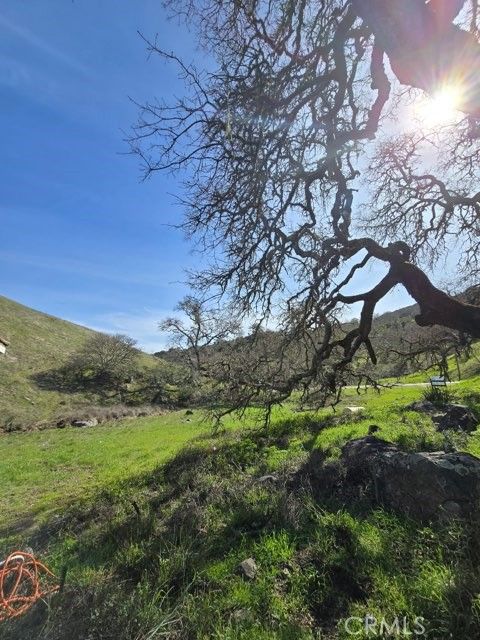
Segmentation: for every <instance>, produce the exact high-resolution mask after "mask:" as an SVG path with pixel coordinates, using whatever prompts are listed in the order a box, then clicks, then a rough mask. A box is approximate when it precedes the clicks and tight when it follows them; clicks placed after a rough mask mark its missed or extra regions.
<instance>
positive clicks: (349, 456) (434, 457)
mask: <svg viewBox="0 0 480 640" xmlns="http://www.w3.org/2000/svg"><path fill="white" fill-rule="evenodd" d="M342 461H343V463H344V465H345V466H346V468H347V478H349V479H350V480H351V481H354V482H363V481H365V480H371V481H372V483H373V487H374V490H375V497H376V500H377V501H378V503H380V504H382V505H384V506H386V507H389V508H391V509H393V510H395V511H397V512H400V513H403V514H406V515H408V516H410V517H412V518H414V519H416V520H420V521H429V520H434V519H443V520H448V519H450V518H452V517H457V518H466V519H474V520H476V521H480V459H479V458H476V457H475V456H472V455H470V454H468V453H445V452H443V451H436V452H432V453H428V452H426V453H406V452H404V451H400V449H398V447H396V446H395V445H393V444H391V443H389V442H385V441H384V440H380V439H379V438H375V437H374V436H366V437H364V438H359V439H357V440H351V441H350V442H348V443H347V444H346V445H345V446H344V447H343V449H342Z"/></svg>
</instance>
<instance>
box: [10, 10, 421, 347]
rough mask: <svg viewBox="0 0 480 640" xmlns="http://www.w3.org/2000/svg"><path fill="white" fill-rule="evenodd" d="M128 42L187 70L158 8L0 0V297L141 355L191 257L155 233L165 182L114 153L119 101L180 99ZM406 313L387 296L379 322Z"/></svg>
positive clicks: (165, 206)
mask: <svg viewBox="0 0 480 640" xmlns="http://www.w3.org/2000/svg"><path fill="white" fill-rule="evenodd" d="M137 31H141V32H142V33H143V34H144V35H145V36H146V37H150V38H153V37H154V36H155V35H156V34H157V33H158V38H159V42H160V44H161V46H162V47H163V48H164V49H166V50H175V52H177V53H178V54H179V55H180V56H182V57H184V58H185V59H186V60H192V59H193V58H196V60H197V63H198V57H199V53H198V51H196V50H195V48H194V45H193V43H192V37H191V34H189V33H188V31H187V29H186V28H185V27H184V26H181V25H179V24H178V23H177V22H176V21H169V20H167V18H166V15H165V13H164V11H163V9H162V7H161V2H160V1H159V0H137V1H136V2H133V1H131V0H115V1H114V0H3V1H2V3H1V5H0V100H1V105H2V109H1V113H2V116H1V118H0V135H1V152H2V154H1V159H2V167H1V172H0V223H1V226H0V229H1V238H2V242H1V245H0V270H1V273H2V280H1V288H0V293H1V294H3V295H5V296H7V297H10V298H13V299H15V300H17V301H19V302H22V303H23V304H26V305H28V306H31V307H34V308H36V309H40V310H42V311H45V312H47V313H51V314H53V315H56V316H60V317H62V318H65V319H67V320H71V321H74V322H78V323H81V324H84V325H87V326H90V327H93V328H95V329H100V330H104V331H113V332H122V333H127V334H129V335H131V336H132V337H134V338H136V339H137V340H138V341H139V344H140V345H141V346H142V347H143V348H145V349H146V350H149V351H153V350H155V349H158V348H160V347H162V346H163V345H164V344H165V338H164V337H162V336H161V335H160V334H159V332H158V331H157V329H156V326H157V323H158V321H159V320H161V319H162V318H163V317H165V315H167V314H169V313H171V311H172V309H173V308H174V306H175V304H176V302H177V301H178V300H179V299H180V298H181V297H182V296H183V295H184V293H185V292H186V289H185V286H184V285H183V284H182V280H184V278H185V276H184V273H183V270H184V269H185V268H186V267H188V266H191V265H192V264H193V262H194V261H195V260H198V257H195V256H192V255H191V253H190V248H189V246H188V245H187V244H186V243H185V242H184V240H183V238H182V235H181V233H180V232H178V231H176V230H174V229H172V228H171V227H169V226H168V225H171V224H175V223H178V222H179V220H180V217H181V211H180V209H179V208H178V207H177V206H176V205H175V199H174V195H173V194H175V191H176V189H177V186H176V184H175V181H174V180H172V177H170V176H164V175H159V174H157V175H155V176H154V177H153V178H152V179H151V180H149V181H147V182H143V183H142V182H140V179H139V178H140V171H139V166H138V162H137V160H136V159H135V158H134V157H132V156H128V155H125V152H126V151H127V147H126V145H125V143H124V142H123V141H122V140H123V133H122V131H125V130H127V129H128V128H129V127H130V125H131V124H132V123H133V122H134V120H135V118H136V114H137V110H136V107H135V106H134V105H133V104H132V103H131V102H130V101H129V96H130V97H132V98H133V99H135V100H137V101H140V102H141V101H142V100H145V99H147V98H151V97H153V96H159V97H164V98H167V99H168V97H169V96H172V95H173V93H176V94H179V93H181V92H182V87H181V85H180V83H179V82H178V81H177V79H176V74H175V70H174V69H173V68H172V67H170V66H168V65H166V64H165V63H164V62H162V61H161V60H160V59H158V58H155V57H151V58H148V57H147V53H146V50H145V43H144V42H143V41H142V40H141V38H140V37H139V36H138V34H137ZM367 279H368V277H367ZM409 302H410V300H409V299H408V297H406V296H405V294H404V293H400V292H399V293H398V294H395V295H392V296H390V297H389V299H388V300H385V301H384V302H383V303H382V309H380V310H386V309H388V308H395V307H398V306H402V305H403V304H408V303H409Z"/></svg>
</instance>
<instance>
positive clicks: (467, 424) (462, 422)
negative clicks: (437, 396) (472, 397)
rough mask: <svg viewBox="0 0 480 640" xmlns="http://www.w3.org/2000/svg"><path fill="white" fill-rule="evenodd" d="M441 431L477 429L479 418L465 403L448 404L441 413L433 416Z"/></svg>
mask: <svg viewBox="0 0 480 640" xmlns="http://www.w3.org/2000/svg"><path fill="white" fill-rule="evenodd" d="M432 420H433V421H434V422H435V424H436V425H437V429H438V430H439V431H445V430H447V429H456V430H460V431H467V432H470V431H475V429H476V428H477V426H478V419H477V416H476V415H475V414H474V412H473V411H472V410H471V409H470V408H469V407H467V406H465V405H463V404H448V405H445V407H444V408H443V409H442V413H441V414H437V415H435V416H433V417H432Z"/></svg>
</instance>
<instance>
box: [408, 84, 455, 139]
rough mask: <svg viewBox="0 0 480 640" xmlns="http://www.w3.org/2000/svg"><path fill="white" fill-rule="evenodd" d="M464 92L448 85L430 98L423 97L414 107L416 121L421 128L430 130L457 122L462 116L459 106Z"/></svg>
mask: <svg viewBox="0 0 480 640" xmlns="http://www.w3.org/2000/svg"><path fill="white" fill-rule="evenodd" d="M461 101H462V92H461V90H460V88H459V87H457V86H455V85H448V86H445V87H442V88H441V89H439V90H438V91H437V92H436V93H434V94H432V95H430V96H427V95H425V96H423V97H422V98H420V99H419V100H418V101H417V102H416V104H415V106H414V115H415V119H416V120H417V121H418V123H419V124H420V126H422V127H423V128H428V129H436V128H438V127H441V126H444V125H448V124H451V123H454V122H456V121H457V120H458V119H459V117H460V116H461V114H460V112H459V106H460V104H461Z"/></svg>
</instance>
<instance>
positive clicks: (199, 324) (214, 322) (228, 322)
mask: <svg viewBox="0 0 480 640" xmlns="http://www.w3.org/2000/svg"><path fill="white" fill-rule="evenodd" d="M176 311H179V312H181V314H182V315H183V317H178V316H175V317H169V318H166V319H165V320H163V321H162V322H161V323H160V324H159V329H160V331H165V332H167V333H169V334H170V338H171V343H172V345H174V346H176V347H179V348H181V349H183V350H184V353H185V355H186V358H187V362H188V364H189V367H190V369H191V371H192V372H193V373H194V374H195V378H196V379H197V381H198V377H199V376H200V375H201V374H202V373H206V361H207V349H208V347H210V346H212V345H215V344H216V343H218V342H220V341H222V340H227V339H228V338H233V337H234V336H236V335H238V334H239V333H240V321H239V319H238V317H236V316H235V314H233V313H232V310H224V311H221V310H218V309H217V310H214V309H209V308H208V307H207V306H206V304H205V303H204V302H202V301H201V300H199V299H197V298H195V297H193V296H186V297H185V298H184V299H183V300H181V301H180V302H179V303H178V305H177V307H176Z"/></svg>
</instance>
